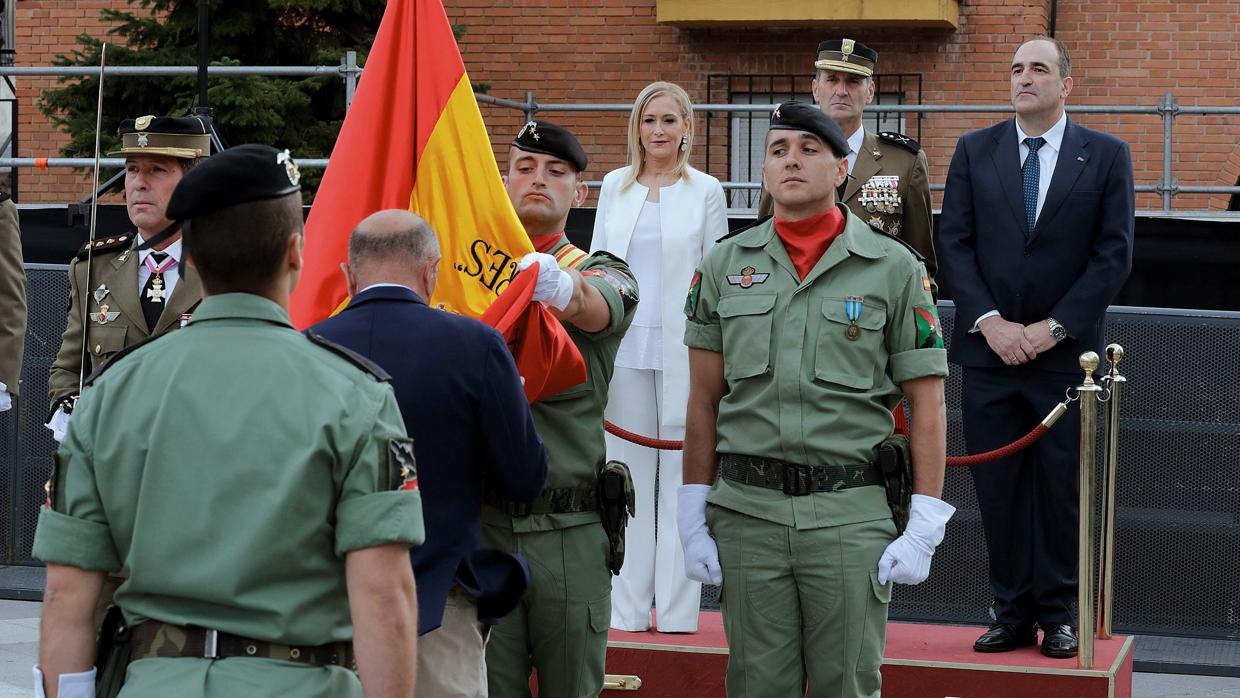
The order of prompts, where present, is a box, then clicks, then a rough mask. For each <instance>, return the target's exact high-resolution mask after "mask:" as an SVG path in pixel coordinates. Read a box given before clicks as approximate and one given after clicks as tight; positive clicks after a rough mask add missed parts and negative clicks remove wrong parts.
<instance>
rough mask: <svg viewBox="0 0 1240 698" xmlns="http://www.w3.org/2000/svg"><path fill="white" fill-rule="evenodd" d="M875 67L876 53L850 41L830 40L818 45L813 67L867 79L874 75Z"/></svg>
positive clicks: (856, 42) (859, 43)
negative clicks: (852, 74)
mask: <svg viewBox="0 0 1240 698" xmlns="http://www.w3.org/2000/svg"><path fill="white" fill-rule="evenodd" d="M876 65H878V51H875V50H874V49H872V48H870V47H869V46H866V45H865V44H863V43H861V42H860V41H853V40H852V39H832V40H831V41H824V42H822V43H821V44H818V58H817V60H815V61H814V67H815V68H818V69H819V70H839V71H842V72H845V73H856V74H857V75H864V76H866V77H867V78H868V77H870V76H871V75H873V74H874V66H876Z"/></svg>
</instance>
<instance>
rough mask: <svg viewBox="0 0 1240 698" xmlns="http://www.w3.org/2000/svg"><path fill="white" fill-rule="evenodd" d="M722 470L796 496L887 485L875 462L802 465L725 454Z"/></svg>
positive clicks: (737, 479) (733, 477)
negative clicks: (884, 483)
mask: <svg viewBox="0 0 1240 698" xmlns="http://www.w3.org/2000/svg"><path fill="white" fill-rule="evenodd" d="M719 468H720V471H721V472H722V474H723V477H724V478H726V479H728V480H731V481H733V482H740V483H743V484H746V485H754V486H757V487H765V488H766V489H768V490H780V491H782V492H783V493H784V494H790V495H792V496H794V497H800V496H803V495H807V494H813V493H815V492H835V491H838V490H846V489H850V488H852V487H867V486H869V485H881V484H883V473H882V471H881V470H880V469H879V467H878V465H877V464H875V463H861V464H859V465H800V464H798V463H785V462H783V461H778V460H771V459H769V458H759V457H757V456H741V455H737V454H734V453H723V454H720V456H719Z"/></svg>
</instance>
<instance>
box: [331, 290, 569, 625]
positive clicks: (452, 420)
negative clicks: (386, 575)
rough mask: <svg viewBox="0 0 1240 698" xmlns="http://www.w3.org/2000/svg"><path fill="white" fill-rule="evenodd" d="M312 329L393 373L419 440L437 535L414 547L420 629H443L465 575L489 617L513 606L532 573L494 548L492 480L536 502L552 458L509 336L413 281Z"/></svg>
mask: <svg viewBox="0 0 1240 698" xmlns="http://www.w3.org/2000/svg"><path fill="white" fill-rule="evenodd" d="M311 329H312V330H313V331H315V332H317V333H319V334H321V335H322V336H324V337H326V338H327V339H330V340H331V341H333V342H336V343H338V344H342V345H344V346H346V347H348V348H350V349H352V350H354V351H356V352H357V353H359V354H361V355H363V356H365V357H367V358H369V359H370V360H372V361H374V362H375V363H377V364H379V365H380V366H382V367H383V369H384V370H386V371H387V372H388V373H389V374H391V376H392V387H393V388H394V389H395V391H396V401H397V403H399V404H400V411H401V415H402V416H403V417H404V419H405V428H406V429H407V430H408V432H409V436H411V437H413V450H414V457H415V458H416V460H417V469H418V488H419V490H420V491H421V493H422V518H423V521H424V523H425V526H426V542H425V543H424V544H423V545H420V546H416V547H414V548H413V549H412V550H411V551H410V555H411V556H412V559H413V570H414V575H415V577H416V580H417V587H418V634H419V635H421V634H425V633H427V632H430V631H431V630H434V629H435V628H437V627H439V626H440V625H441V624H442V622H443V608H444V603H445V601H446V599H447V597H448V591H449V590H450V589H451V587H452V584H453V583H454V582H456V583H459V584H460V585H461V586H462V587H463V588H464V589H465V590H466V592H468V593H470V594H471V595H473V596H475V598H476V599H477V601H478V615H479V617H480V618H481V619H483V620H486V621H494V620H496V619H498V617H499V616H502V615H504V614H505V613H507V612H508V611H509V610H511V608H512V607H514V606H515V605H516V603H517V602H518V601H519V600H520V598H521V594H523V593H524V591H525V586H526V584H527V583H528V579H529V570H528V568H526V567H525V562H524V561H523V560H520V559H519V558H515V557H513V556H510V555H507V554H506V553H499V552H497V551H490V550H483V549H482V526H481V520H480V513H481V508H482V491H483V487H484V481H485V484H486V486H489V487H491V488H493V489H495V490H497V491H498V492H500V493H502V495H503V496H504V497H505V498H506V499H511V500H514V501H519V502H529V501H533V500H534V499H535V498H536V497H537V496H538V495H539V493H541V492H542V488H543V484H544V483H545V482H546V479H547V453H546V451H545V450H544V449H543V443H542V439H541V438H540V437H539V436H538V432H537V431H535V429H534V419H533V417H532V416H531V415H530V408H529V404H528V403H527V402H526V400H525V391H524V390H523V389H522V387H521V381H520V377H519V376H518V374H517V367H516V364H515V363H514V362H513V359H512V355H511V354H510V353H509V351H508V346H507V345H506V344H505V343H504V339H503V337H502V336H501V335H500V333H499V332H497V331H496V330H495V329H493V328H491V327H488V326H486V325H484V324H482V323H481V322H478V321H477V320H472V319H470V318H466V317H461V316H459V315H453V314H452V313H447V312H443V311H440V310H434V309H432V308H430V307H428V306H427V305H426V303H425V302H424V301H423V300H422V299H421V298H419V297H418V295H417V294H416V293H414V292H413V291H411V290H409V289H408V288H405V287H403V286H401V287H396V286H379V287H375V288H370V289H368V290H364V291H363V292H361V293H359V294H358V295H357V297H356V298H354V299H353V301H352V302H351V303H349V305H348V307H347V308H345V309H344V310H343V311H341V312H340V314H338V315H336V316H335V317H332V318H329V319H327V320H324V321H323V322H321V323H319V324H317V325H315V326H314V327H313V328H311Z"/></svg>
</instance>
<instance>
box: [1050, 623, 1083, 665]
mask: <svg viewBox="0 0 1240 698" xmlns="http://www.w3.org/2000/svg"><path fill="white" fill-rule="evenodd" d="M1042 654H1044V655H1046V656H1048V657H1053V658H1055V659H1069V658H1071V657H1075V656H1076V630H1075V629H1074V628H1073V627H1072V626H1071V625H1053V626H1051V627H1049V628H1047V629H1046V630H1045V636H1044V637H1043V638H1042Z"/></svg>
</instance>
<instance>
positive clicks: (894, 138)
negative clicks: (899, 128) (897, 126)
mask: <svg viewBox="0 0 1240 698" xmlns="http://www.w3.org/2000/svg"><path fill="white" fill-rule="evenodd" d="M878 137H879V138H881V139H883V140H884V141H886V142H888V143H892V144H894V145H898V146H900V147H902V148H907V149H908V150H910V151H912V152H914V153H920V152H921V144H920V143H918V142H917V141H915V140H913V139H912V138H909V137H908V136H906V135H904V134H903V133H896V132H894V131H883V132H882V133H879V134H878Z"/></svg>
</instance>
